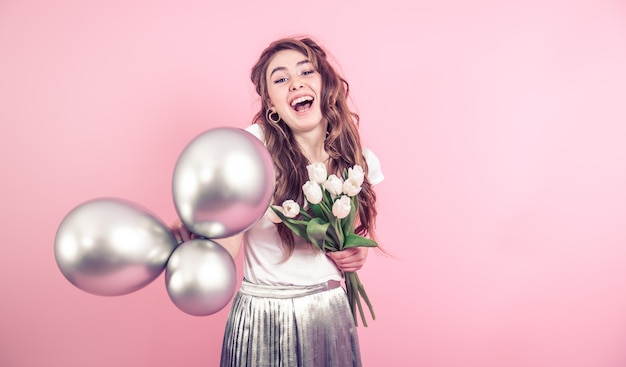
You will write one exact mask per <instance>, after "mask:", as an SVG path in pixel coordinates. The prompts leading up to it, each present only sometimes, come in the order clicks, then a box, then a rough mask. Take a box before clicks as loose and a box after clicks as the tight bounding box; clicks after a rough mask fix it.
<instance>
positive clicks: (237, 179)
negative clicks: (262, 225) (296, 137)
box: [172, 127, 275, 238]
mask: <svg viewBox="0 0 626 367" xmlns="http://www.w3.org/2000/svg"><path fill="white" fill-rule="evenodd" d="M274 182H275V173H274V165H273V163H272V158H271V156H270V154H269V152H268V150H267V148H265V146H264V145H263V143H261V141H260V140H259V139H258V138H257V137H255V136H254V135H252V134H251V133H249V132H247V131H245V130H243V129H239V128H232V127H220V128H215V129H211V130H208V131H206V132H205V133H203V134H201V135H199V136H198V137H196V138H195V139H193V140H192V141H191V142H190V143H189V144H188V145H187V146H186V147H185V149H184V150H183V152H182V153H181V155H180V156H179V158H178V161H177V162H176V167H175V169H174V176H173V180H172V191H173V196H174V204H175V207H176V210H177V212H178V216H179V217H180V219H181V221H182V222H183V223H184V224H185V226H186V227H187V228H188V229H189V230H190V231H191V232H193V233H195V234H197V235H200V236H202V237H206V238H223V237H229V236H232V235H235V234H238V233H240V232H243V231H245V230H247V229H248V228H250V227H251V226H252V225H253V224H254V223H255V222H256V221H257V220H258V219H259V218H261V217H262V216H263V214H264V213H265V211H266V210H267V208H268V206H269V204H270V200H271V198H272V195H273V194H274Z"/></svg>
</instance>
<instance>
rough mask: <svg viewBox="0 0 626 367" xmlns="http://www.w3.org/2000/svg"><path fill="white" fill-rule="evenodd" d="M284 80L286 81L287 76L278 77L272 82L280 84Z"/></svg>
mask: <svg viewBox="0 0 626 367" xmlns="http://www.w3.org/2000/svg"><path fill="white" fill-rule="evenodd" d="M286 81H287V78H279V79H276V80H274V84H280V83H284V82H286Z"/></svg>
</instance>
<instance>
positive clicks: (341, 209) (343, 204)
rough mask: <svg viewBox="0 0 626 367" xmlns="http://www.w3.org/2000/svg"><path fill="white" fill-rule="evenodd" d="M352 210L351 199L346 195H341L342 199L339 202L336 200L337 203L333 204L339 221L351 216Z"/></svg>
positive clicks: (334, 212)
mask: <svg viewBox="0 0 626 367" xmlns="http://www.w3.org/2000/svg"><path fill="white" fill-rule="evenodd" d="M350 209H351V205H350V198H349V197H347V196H346V195H341V197H340V198H339V199H338V200H335V203H334V204H333V214H334V215H335V217H337V218H339V219H343V218H345V217H347V216H348V214H350Z"/></svg>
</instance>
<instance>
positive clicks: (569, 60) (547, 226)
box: [0, 0, 626, 367]
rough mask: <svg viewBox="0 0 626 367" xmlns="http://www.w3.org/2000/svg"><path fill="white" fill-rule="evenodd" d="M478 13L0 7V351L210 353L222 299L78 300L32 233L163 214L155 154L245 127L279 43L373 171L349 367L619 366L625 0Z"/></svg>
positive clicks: (151, 292)
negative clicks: (326, 53) (321, 69)
mask: <svg viewBox="0 0 626 367" xmlns="http://www.w3.org/2000/svg"><path fill="white" fill-rule="evenodd" d="M502 3H503V2H496V1H487V0H484V1H452V0H447V1H420V0H418V1H414V0H413V1H398V0H391V1H383V2H369V1H316V2H285V1H274V2H271V3H270V2H264V1H248V2H244V1H231V2H226V1H223V2H220V3H218V2H216V1H191V0H183V1H176V2H174V1H171V2H168V1H121V0H115V1H106V2H105V1H77V0H74V1H72V0H56V1H41V0H31V1H28V0H20V1H18V0H4V1H2V2H1V3H0V122H1V125H0V126H1V127H0V152H1V161H0V164H1V166H0V167H1V168H2V207H3V211H2V227H1V228H2V236H1V238H2V244H3V245H2V254H1V257H0V259H2V261H1V265H0V294H1V295H0V365H2V366H11V367H17V366H19V367H22V366H28V367H32V366H63V367H73V366H76V367H78V366H81V367H82V366H90V367H97V366H170V365H171V366H183V365H184V366H216V365H217V361H218V355H219V349H220V345H221V338H222V330H223V327H224V322H225V318H226V314H227V308H226V309H224V310H222V311H220V312H219V313H217V314H215V315H212V316H209V317H194V316H189V315H187V314H185V313H183V312H182V311H180V310H178V309H177V308H176V307H175V306H174V305H173V303H172V302H171V301H170V300H169V298H168V296H167V293H166V290H165V286H164V281H163V276H161V277H160V278H159V279H157V280H156V281H155V282H154V283H151V284H150V285H149V286H148V287H146V288H144V289H141V290H139V291H137V292H135V293H132V294H129V295H125V296H121V297H100V296H94V295H91V294H88V293H86V292H83V291H81V290H79V289H77V288H75V287H74V286H72V285H71V284H70V283H69V282H68V281H67V280H66V279H65V278H64V277H63V276H62V274H61V273H60V271H59V269H58V268H57V266H56V263H55V260H54V254H53V246H54V235H55V232H56V229H57V227H58V225H59V223H60V221H61V220H62V218H63V217H64V216H65V215H66V214H67V213H68V212H69V211H70V210H71V209H72V208H73V207H75V206H76V205H78V204H79V203H82V202H84V201H86V200H88V199H92V198H96V197H102V196H112V197H119V198H124V199H128V200H131V201H134V202H136V203H138V204H141V205H143V206H145V207H147V208H149V209H150V210H152V211H153V212H154V213H156V214H157V215H158V216H159V217H160V218H161V219H162V220H163V221H165V222H167V223H169V222H171V221H172V220H173V219H174V218H175V210H174V205H173V201H172V197H171V174H172V171H173V168H174V164H175V161H176V159H177V158H178V155H179V153H180V152H181V151H182V149H183V148H184V147H185V145H186V144H187V143H188V142H189V141H190V140H191V139H192V138H194V137H195V136H197V135H198V134H199V133H201V132H203V131H205V130H206V129H208V128H211V127H216V126H226V125H227V126H237V127H245V126H247V124H248V123H249V121H250V119H251V117H252V115H253V113H254V112H255V111H256V108H257V106H258V104H257V99H256V97H255V95H254V91H253V88H252V85H251V83H250V81H249V70H250V67H251V66H252V65H253V63H254V62H255V61H256V57H257V56H258V55H259V53H260V51H261V50H262V49H263V48H264V47H265V46H266V45H267V44H268V43H269V42H270V41H272V40H274V39H275V38H277V37H280V36H285V35H292V34H311V35H313V36H314V37H315V38H317V39H318V40H319V41H320V42H321V43H322V44H324V45H325V46H326V47H327V48H328V49H329V50H330V52H331V53H332V55H333V57H334V58H335V59H336V60H337V62H338V64H339V66H340V69H341V70H343V72H344V75H345V76H346V77H347V79H348V80H349V81H350V83H351V87H352V92H353V94H352V96H353V101H354V104H355V105H356V106H357V107H358V112H359V113H360V114H361V117H362V126H361V131H362V135H363V139H364V142H365V144H366V145H368V146H369V147H371V148H372V149H373V150H374V151H375V152H376V153H377V154H378V156H379V157H380V159H381V161H382V163H383V167H384V171H385V174H386V181H385V182H384V183H382V184H381V185H380V186H379V187H378V195H379V202H380V218H379V221H378V231H379V236H380V240H381V244H382V245H383V246H385V248H386V249H387V250H388V251H390V252H391V253H392V254H393V255H394V257H393V258H390V257H386V256H384V255H382V254H380V253H376V252H372V253H371V254H370V257H369V261H368V264H367V265H366V266H365V267H364V268H363V270H362V271H361V272H360V274H361V277H362V279H363V281H364V283H365V285H366V288H367V290H368V292H369V294H370V296H371V297H372V299H373V301H374V304H375V308H376V311H377V314H378V316H379V317H378V319H377V320H376V321H374V322H371V325H370V326H369V328H360V329H359V334H360V337H361V342H362V352H363V358H364V361H365V365H366V366H384V365H387V366H428V367H452V366H454V367H459V366H462V367H466V366H467V367H470V366H471V367H473V366H476V367H478V366H480V367H491V366H493V367H501V366H515V367H518V366H528V367H531V366H532V367H537V366H539V367H543V366H545V367H553V366H568V367H578V366H580V367H589V366H593V367H619V366H624V365H626V223H625V222H626V142H625V141H626V67H625V65H626V42H625V40H626V5H624V3H623V2H621V1H617V0H612V1H611V0H580V1H565V0H563V1H558V0H549V1H536V0H531V1H521V0H520V1H515V2H508V5H505V4H502ZM238 265H239V269H241V259H238Z"/></svg>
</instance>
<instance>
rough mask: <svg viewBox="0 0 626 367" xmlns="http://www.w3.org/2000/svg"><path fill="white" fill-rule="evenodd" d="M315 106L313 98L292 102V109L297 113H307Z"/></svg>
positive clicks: (306, 97) (302, 98)
mask: <svg viewBox="0 0 626 367" xmlns="http://www.w3.org/2000/svg"><path fill="white" fill-rule="evenodd" d="M312 104H313V97H311V96H302V97H298V98H296V99H294V100H293V101H291V108H293V109H294V111H296V112H306V111H308V110H309V109H310V108H311V105H312Z"/></svg>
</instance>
